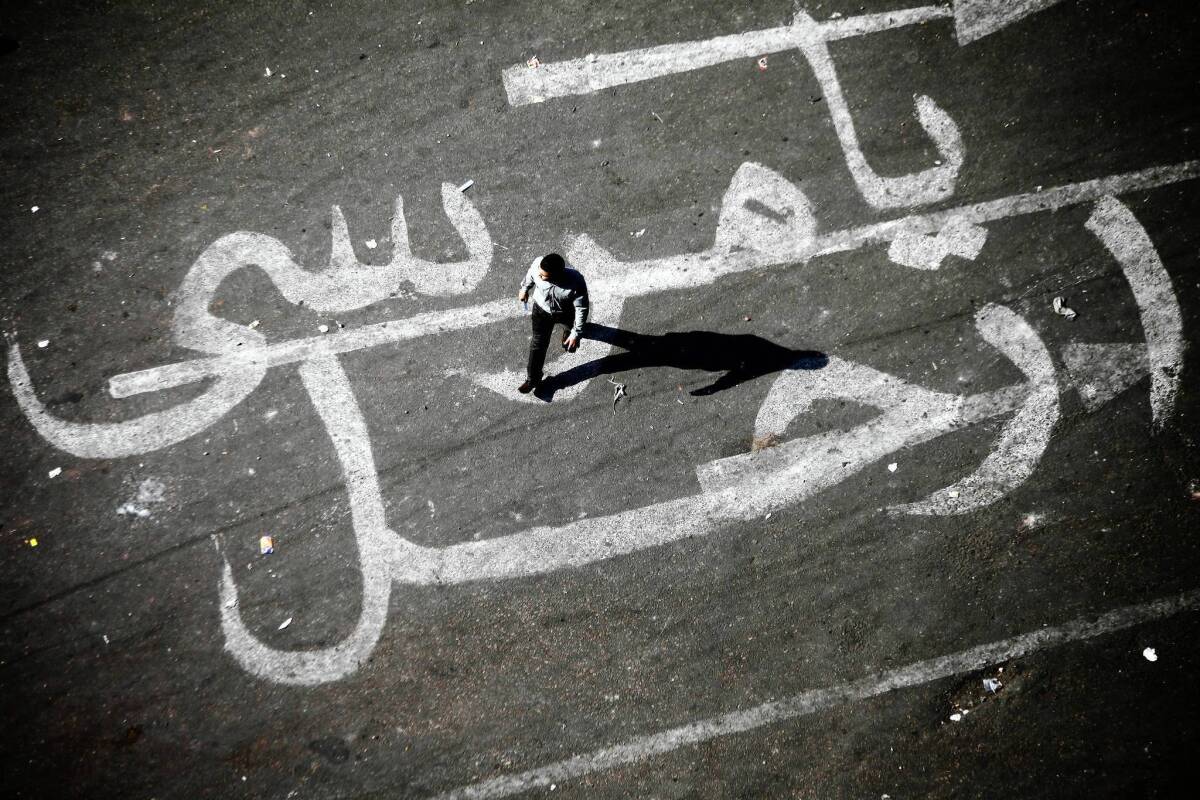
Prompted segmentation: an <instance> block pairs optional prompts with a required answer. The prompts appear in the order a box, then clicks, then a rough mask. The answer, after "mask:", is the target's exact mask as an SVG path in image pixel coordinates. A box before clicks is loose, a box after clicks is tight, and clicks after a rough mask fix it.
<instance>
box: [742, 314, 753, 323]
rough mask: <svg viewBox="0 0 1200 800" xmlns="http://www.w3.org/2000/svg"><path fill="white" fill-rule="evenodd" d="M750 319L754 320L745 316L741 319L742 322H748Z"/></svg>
mask: <svg viewBox="0 0 1200 800" xmlns="http://www.w3.org/2000/svg"><path fill="white" fill-rule="evenodd" d="M752 319H754V318H753V317H751V316H750V315H749V314H747V315H746V316H744V317H742V322H749V321H750V320H752Z"/></svg>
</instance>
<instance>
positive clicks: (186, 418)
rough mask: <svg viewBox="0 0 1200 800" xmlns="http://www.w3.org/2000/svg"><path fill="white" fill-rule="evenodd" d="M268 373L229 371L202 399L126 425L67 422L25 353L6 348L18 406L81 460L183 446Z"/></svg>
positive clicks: (40, 430)
mask: <svg viewBox="0 0 1200 800" xmlns="http://www.w3.org/2000/svg"><path fill="white" fill-rule="evenodd" d="M264 374H266V367H261V368H259V369H255V370H242V371H239V372H230V373H228V374H226V375H223V376H220V377H218V378H216V379H215V380H214V381H213V383H212V385H211V386H209V387H208V388H207V389H206V390H205V391H204V392H203V394H201V395H200V396H199V397H196V398H194V399H192V400H189V401H187V402H185V403H180V404H179V405H177V406H172V407H171V408H168V409H166V410H164V411H156V412H153V413H150V414H146V415H144V416H141V417H138V418H136V419H131V420H126V421H124V422H112V423H99V422H68V421H67V420H64V419H60V418H59V417H56V416H54V415H53V414H51V413H50V411H49V410H48V409H47V408H46V406H45V405H43V404H42V402H41V401H40V400H38V398H37V394H36V393H35V392H34V390H33V381H31V380H30V378H29V372H28V370H26V368H25V362H24V360H23V359H22V358H21V348H20V347H19V346H18V345H16V344H13V345H12V346H11V347H9V349H8V381H9V383H10V384H11V385H12V390H13V396H14V397H16V399H17V404H18V405H19V406H20V407H21V410H22V411H23V412H25V416H26V417H28V418H29V421H30V423H32V424H33V427H34V429H35V430H37V432H38V433H40V434H41V435H42V437H43V438H44V439H45V440H46V441H48V442H50V444H52V445H54V446H55V447H57V448H59V449H60V450H65V451H66V452H68V453H71V454H73V455H77V456H79V457H80V458H123V457H125V456H132V455H137V454H139V453H148V452H150V451H151V450H159V449H161V448H163V447H168V446H169V445H173V444H176V443H178V442H182V441H183V440H184V439H187V438H188V437H191V436H195V435H196V434H197V433H200V432H201V431H202V430H204V429H205V428H207V427H208V426H209V425H212V424H214V423H215V422H217V420H219V419H221V417H223V416H225V414H227V413H229V411H230V410H232V409H233V407H234V406H236V405H237V404H238V403H240V402H242V400H243V399H245V398H246V396H247V395H249V394H250V393H251V392H253V391H254V390H255V388H257V386H258V384H259V382H260V381H261V380H262V378H263V375H264Z"/></svg>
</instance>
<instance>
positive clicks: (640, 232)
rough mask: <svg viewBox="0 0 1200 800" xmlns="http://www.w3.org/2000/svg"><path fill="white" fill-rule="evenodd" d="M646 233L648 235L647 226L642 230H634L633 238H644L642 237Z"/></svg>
mask: <svg viewBox="0 0 1200 800" xmlns="http://www.w3.org/2000/svg"><path fill="white" fill-rule="evenodd" d="M645 235H646V229H645V228H642V229H641V230H640V231H634V232H633V238H635V239H640V238H642V237H643V236H645Z"/></svg>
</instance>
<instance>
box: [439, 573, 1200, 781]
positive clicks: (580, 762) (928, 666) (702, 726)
mask: <svg viewBox="0 0 1200 800" xmlns="http://www.w3.org/2000/svg"><path fill="white" fill-rule="evenodd" d="M1197 605H1200V590H1194V591H1190V592H1186V593H1184V594H1181V595H1176V596H1173V597H1166V598H1162V599H1159V600H1154V601H1151V602H1149V603H1144V604H1141V605H1135V606H1127V607H1125V608H1120V609H1117V610H1115V611H1110V612H1108V613H1106V614H1102V615H1101V616H1099V617H1095V618H1092V617H1080V618H1077V619H1074V620H1071V621H1070V622H1067V623H1065V624H1063V625H1058V626H1056V627H1053V628H1042V629H1040V630H1036V631H1031V632H1029V633H1024V634H1020V635H1018V636H1014V637H1012V638H1010V639H1001V640H1000V641H996V642H991V643H989V644H984V645H979V646H978V647H972V648H970V649H968V650H962V651H960V652H957V653H951V654H950V655H945V656H940V657H938V658H931V659H928V660H926V661H918V662H915V663H913V664H909V665H907V666H904V667H900V668H899V669H894V670H889V671H887V672H881V673H876V674H875V675H871V676H868V677H866V678H862V679H860V680H857V681H851V682H850V683H843V684H839V685H837V686H829V687H826V688H823V689H812V690H809V691H806V692H801V693H799V694H795V695H792V696H791V697H785V698H783V699H782V700H772V701H769V702H766V703H763V704H761V705H757V706H754V707H753V708H748V709H744V710H740V711H731V712H729V713H727V714H721V715H719V716H716V717H709V718H707V719H702V720H698V721H696V722H692V723H689V724H687V725H681V726H679V727H677V728H670V729H668V730H665V731H661V732H659V733H653V734H648V735H645V736H638V737H636V738H633V739H629V740H628V741H625V742H623V743H621V744H617V745H612V746H610V747H605V748H601V749H599V750H593V751H592V752H590V753H584V754H582V755H578V756H575V757H573V758H568V759H566V760H564V761H558V762H555V763H553V764H547V765H546V766H544V767H538V768H537V769H531V770H528V771H527V772H520V773H517V774H514V775H503V776H500V777H497V778H492V779H490V780H486V781H481V782H479V783H475V784H472V785H470V786H462V787H460V788H457V789H453V790H451V791H449V792H445V793H443V794H439V795H437V796H436V797H434V798H432V799H431V800H493V799H494V798H500V797H511V796H512V795H515V794H520V793H522V792H526V791H529V790H531V789H537V788H540V787H545V786H549V785H550V784H551V783H560V782H562V781H567V780H571V779H574V778H579V777H581V776H583V775H590V774H594V773H597V772H603V771H605V770H610V769H614V768H616V767H620V766H622V765H625V764H636V763H638V762H641V761H645V760H647V759H649V758H653V757H655V756H659V755H663V754H666V753H671V752H673V751H675V750H678V749H680V748H682V747H687V746H689V745H694V744H699V743H700V742H707V741H710V740H712V739H716V738H718V737H721V736H730V735H732V734H737V733H745V732H747V731H752V730H756V729H758V728H762V727H764V726H767V725H774V724H777V723H780V722H785V721H787V720H791V719H796V718H797V717H802V716H805V715H807V714H814V713H816V712H818V711H823V710H825V709H827V708H833V707H835V706H838V705H843V704H846V703H851V702H854V701H856V700H865V699H867V698H870V697H878V696H879V695H883V694H887V693H888V692H893V691H896V690H897V689H907V688H911V687H914V686H922V685H925V684H928V683H932V682H934V681H938V680H941V679H943V678H949V677H952V676H954V675H962V674H964V673H968V672H975V671H977V670H981V669H984V668H986V667H990V666H994V665H996V664H1002V663H1004V662H1006V661H1010V660H1011V659H1014V658H1020V657H1022V656H1027V655H1029V654H1031V653H1036V652H1038V651H1041V650H1047V649H1049V648H1052V647H1059V646H1061V645H1064V644H1069V643H1071V642H1082V641H1086V640H1088V639H1094V638H1096V637H1098V636H1104V635H1106V634H1110V633H1115V632H1117V631H1121V630H1125V629H1126V628H1132V627H1134V626H1136V625H1141V624H1144V623H1147V622H1154V621H1156V620H1161V619H1165V618H1167V617H1170V616H1172V615H1174V614H1178V613H1180V612H1182V611H1191V610H1194V609H1195V608H1196V606H1197Z"/></svg>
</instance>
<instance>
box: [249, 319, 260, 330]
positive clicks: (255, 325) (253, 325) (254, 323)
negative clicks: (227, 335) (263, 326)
mask: <svg viewBox="0 0 1200 800" xmlns="http://www.w3.org/2000/svg"><path fill="white" fill-rule="evenodd" d="M259 324H260V323H259V321H258V320H254V321H253V322H251V323H250V330H254V329H255V328H257V327H258V326H259Z"/></svg>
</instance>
